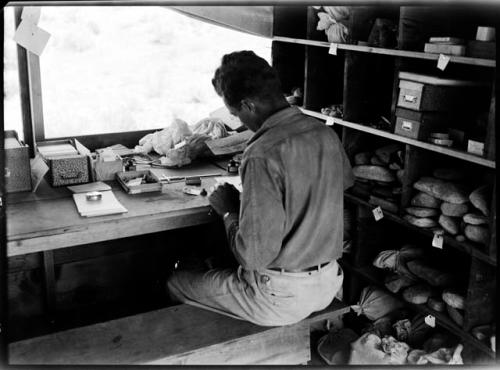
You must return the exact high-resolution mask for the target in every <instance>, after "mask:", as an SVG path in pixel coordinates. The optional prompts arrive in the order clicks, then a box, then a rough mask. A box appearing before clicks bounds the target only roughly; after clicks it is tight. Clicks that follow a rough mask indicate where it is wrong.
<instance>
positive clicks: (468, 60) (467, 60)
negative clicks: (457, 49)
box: [273, 36, 496, 68]
mask: <svg viewBox="0 0 500 370" xmlns="http://www.w3.org/2000/svg"><path fill="white" fill-rule="evenodd" d="M273 41H281V42H288V43H291V44H301V45H307V46H319V47H326V48H329V47H330V46H331V45H332V43H329V42H326V41H316V40H305V39H294V38H291V37H282V36H275V37H273ZM336 45H337V50H350V51H357V52H361V53H370V54H380V55H390V56H395V57H403V58H414V59H424V60H434V61H436V62H437V60H438V59H439V55H440V54H435V53H424V52H421V51H409V50H396V49H385V48H376V47H372V46H362V45H352V44H336ZM449 57H450V62H451V63H460V64H469V65H474V66H481V67H493V68H495V67H496V60H494V59H483V58H473V57H463V56H456V55H449Z"/></svg>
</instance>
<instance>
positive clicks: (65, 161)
mask: <svg viewBox="0 0 500 370" xmlns="http://www.w3.org/2000/svg"><path fill="white" fill-rule="evenodd" d="M61 145H65V146H68V147H69V146H72V147H74V148H75V152H76V154H73V153H72V154H58V153H53V154H52V153H50V152H46V151H45V150H44V148H47V147H49V146H50V147H56V146H61ZM38 148H39V152H40V154H41V155H42V157H43V159H44V160H45V162H47V165H48V166H49V172H48V180H49V184H50V185H51V186H54V187H57V186H67V185H75V184H85V183H87V182H89V181H90V168H91V164H90V161H91V160H90V151H89V150H88V149H87V148H85V147H84V146H83V145H82V144H80V143H78V142H77V141H76V140H74V139H68V140H51V141H46V142H41V143H38Z"/></svg>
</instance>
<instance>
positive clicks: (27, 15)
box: [21, 6, 42, 24]
mask: <svg viewBox="0 0 500 370" xmlns="http://www.w3.org/2000/svg"><path fill="white" fill-rule="evenodd" d="M41 14H42V8H41V7H39V6H25V7H23V12H22V13H21V19H22V20H25V21H29V22H31V23H33V24H38V21H39V20H40V16H41Z"/></svg>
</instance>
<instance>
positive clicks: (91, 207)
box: [73, 190, 127, 217]
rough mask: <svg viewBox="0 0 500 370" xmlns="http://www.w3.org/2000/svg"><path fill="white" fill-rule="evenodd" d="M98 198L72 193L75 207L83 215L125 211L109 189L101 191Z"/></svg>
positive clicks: (91, 215)
mask: <svg viewBox="0 0 500 370" xmlns="http://www.w3.org/2000/svg"><path fill="white" fill-rule="evenodd" d="M101 194H102V198H101V199H100V200H87V195H86V193H77V194H73V199H74V200H75V204H76V208H77V209H78V212H79V213H80V215H82V216H84V217H93V216H104V215H112V214H115V213H124V212H127V209H126V208H125V207H124V206H123V205H122V204H121V203H120V202H119V201H118V200H117V199H116V197H115V195H114V194H113V192H112V191H111V190H108V191H103V192H102V193H101Z"/></svg>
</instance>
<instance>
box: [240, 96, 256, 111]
mask: <svg viewBox="0 0 500 370" xmlns="http://www.w3.org/2000/svg"><path fill="white" fill-rule="evenodd" d="M241 107H242V108H245V109H247V110H248V111H249V112H251V113H255V112H256V108H257V107H256V105H255V103H254V102H253V101H252V100H250V99H242V100H241Z"/></svg>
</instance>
